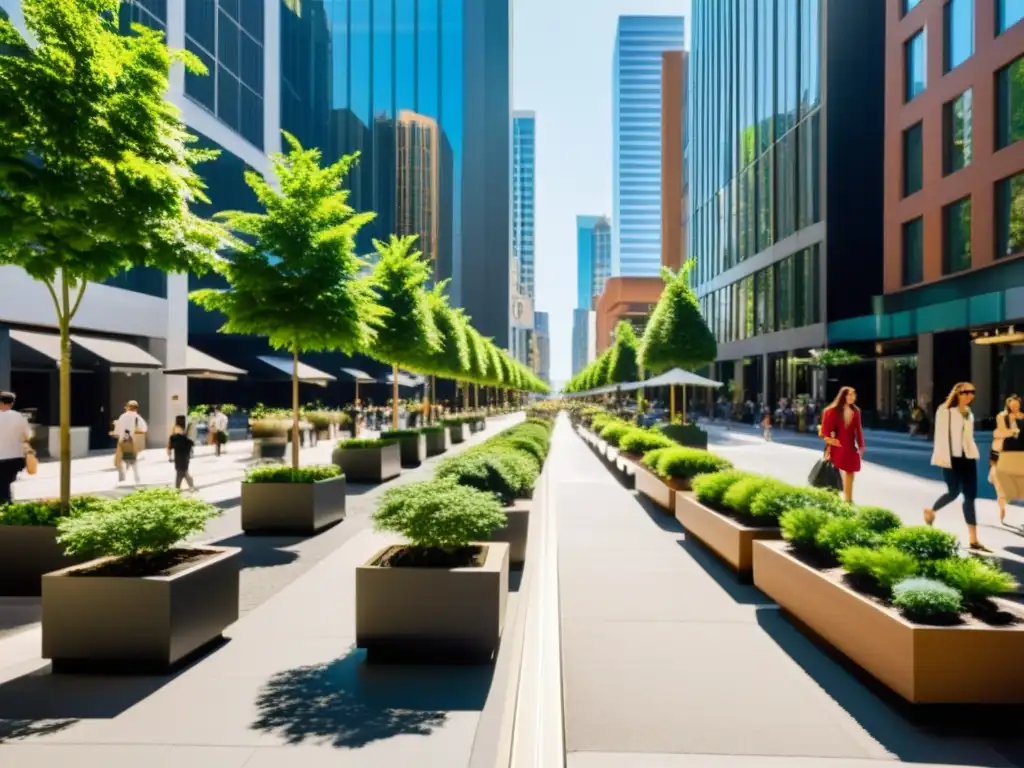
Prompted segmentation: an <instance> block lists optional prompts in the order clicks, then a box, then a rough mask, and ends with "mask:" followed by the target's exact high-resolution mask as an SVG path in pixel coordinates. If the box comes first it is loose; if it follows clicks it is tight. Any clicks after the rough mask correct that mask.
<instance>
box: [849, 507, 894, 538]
mask: <svg viewBox="0 0 1024 768" xmlns="http://www.w3.org/2000/svg"><path fill="white" fill-rule="evenodd" d="M856 514H857V517H858V518H859V519H860V520H861V521H863V522H864V524H865V525H866V526H867V527H868V528H870V529H871V530H872V531H874V532H875V533H888V532H889V531H895V530H896V529H897V528H900V527H902V525H903V521H902V520H901V519H900V516H899V515H897V514H896V513H895V512H893V511H892V510H890V509H885V508H884V507H860V508H858V509H857V513H856Z"/></svg>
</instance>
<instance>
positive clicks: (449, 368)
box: [427, 280, 470, 399]
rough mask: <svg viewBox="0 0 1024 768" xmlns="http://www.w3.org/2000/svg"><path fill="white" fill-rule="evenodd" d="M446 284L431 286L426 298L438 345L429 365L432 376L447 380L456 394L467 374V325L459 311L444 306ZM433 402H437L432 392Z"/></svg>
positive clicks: (468, 347) (468, 353)
mask: <svg viewBox="0 0 1024 768" xmlns="http://www.w3.org/2000/svg"><path fill="white" fill-rule="evenodd" d="M447 282H448V281H447V280H446V281H445V282H443V283H439V284H438V285H436V286H434V290H432V291H431V292H430V293H429V294H428V295H427V296H428V300H429V302H430V310H431V312H432V313H433V317H434V325H435V326H437V331H438V333H439V334H440V336H441V344H442V349H441V351H440V352H439V353H438V354H437V355H436V357H435V359H434V361H433V366H432V373H433V374H434V375H438V376H448V377H451V379H452V380H453V381H454V382H455V389H456V391H457V390H458V388H459V379H461V378H463V377H464V376H465V375H466V374H467V372H468V371H469V370H470V352H469V350H470V343H469V332H468V329H467V326H468V321H467V320H466V315H465V314H464V313H463V312H462V310H461V309H456V308H454V307H452V306H450V305H449V304H448V297H447V296H445V294H444V288H445V286H446V285H447ZM434 398H435V399H436V398H437V392H436V391H435V392H434Z"/></svg>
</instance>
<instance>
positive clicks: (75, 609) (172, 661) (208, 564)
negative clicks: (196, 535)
mask: <svg viewBox="0 0 1024 768" xmlns="http://www.w3.org/2000/svg"><path fill="white" fill-rule="evenodd" d="M201 548H202V549H203V550H207V551H211V552H216V553H217V554H215V555H214V556H213V557H210V558H207V559H205V560H202V561H200V562H198V563H196V564H195V565H193V566H192V567H190V568H188V569H187V570H184V571H181V572H179V573H176V574H174V575H173V576H146V577H140V578H126V577H110V576H77V575H72V574H73V573H74V571H76V570H79V569H82V568H86V567H89V566H90V565H93V564H96V563H99V562H101V561H102V560H107V559H109V558H102V559H101V560H92V561H90V562H89V563H86V564H84V565H76V566H72V567H71V568H65V569H64V570H62V571H57V572H55V573H48V574H46V575H45V576H43V600H42V618H43V654H42V655H43V658H45V659H50V660H51V661H52V662H53V670H54V671H55V672H77V671H108V670H114V671H118V672H124V671H167V670H169V669H171V668H173V667H174V666H175V665H177V664H178V663H179V662H182V661H186V660H188V659H189V657H191V656H193V655H194V654H195V653H197V652H198V651H200V650H201V649H202V648H204V647H206V646H208V645H210V644H211V643H214V642H216V641H217V640H219V639H220V637H221V633H222V632H223V631H224V630H225V629H226V628H227V627H229V626H230V625H231V624H233V623H234V622H235V621H237V620H238V570H239V564H240V559H241V558H240V557H239V553H240V552H241V550H239V549H237V548H234V547H210V546H204V547H201Z"/></svg>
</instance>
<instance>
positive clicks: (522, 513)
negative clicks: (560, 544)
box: [488, 499, 533, 566]
mask: <svg viewBox="0 0 1024 768" xmlns="http://www.w3.org/2000/svg"><path fill="white" fill-rule="evenodd" d="M502 511H503V512H504V513H505V515H506V516H507V517H508V523H507V525H506V526H505V527H504V528H499V529H498V530H496V531H495V532H494V533H492V534H491V537H490V539H488V541H503V542H505V543H506V544H508V547H509V551H508V562H509V565H516V566H519V565H523V564H524V563H525V562H526V542H527V539H528V537H529V535H530V512H532V511H533V500H532V499H516V500H515V501H514V502H512V506H510V507H505V509H503V510H502Z"/></svg>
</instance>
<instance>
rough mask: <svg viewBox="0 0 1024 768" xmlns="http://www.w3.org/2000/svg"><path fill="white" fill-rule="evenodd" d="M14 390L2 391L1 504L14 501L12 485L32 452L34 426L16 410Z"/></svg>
mask: <svg viewBox="0 0 1024 768" xmlns="http://www.w3.org/2000/svg"><path fill="white" fill-rule="evenodd" d="M14 401H15V396H14V393H13V392H0V504H9V503H10V502H11V501H12V496H11V485H12V484H13V483H14V480H15V479H16V478H17V477H18V473H19V472H21V470H23V469H24V468H25V456H26V455H27V454H28V453H29V452H31V450H32V448H31V443H30V441H31V440H32V427H30V426H29V423H28V419H26V418H25V417H24V416H23V415H22V414H20V413H18V412H17V411H16V410H14Z"/></svg>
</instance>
